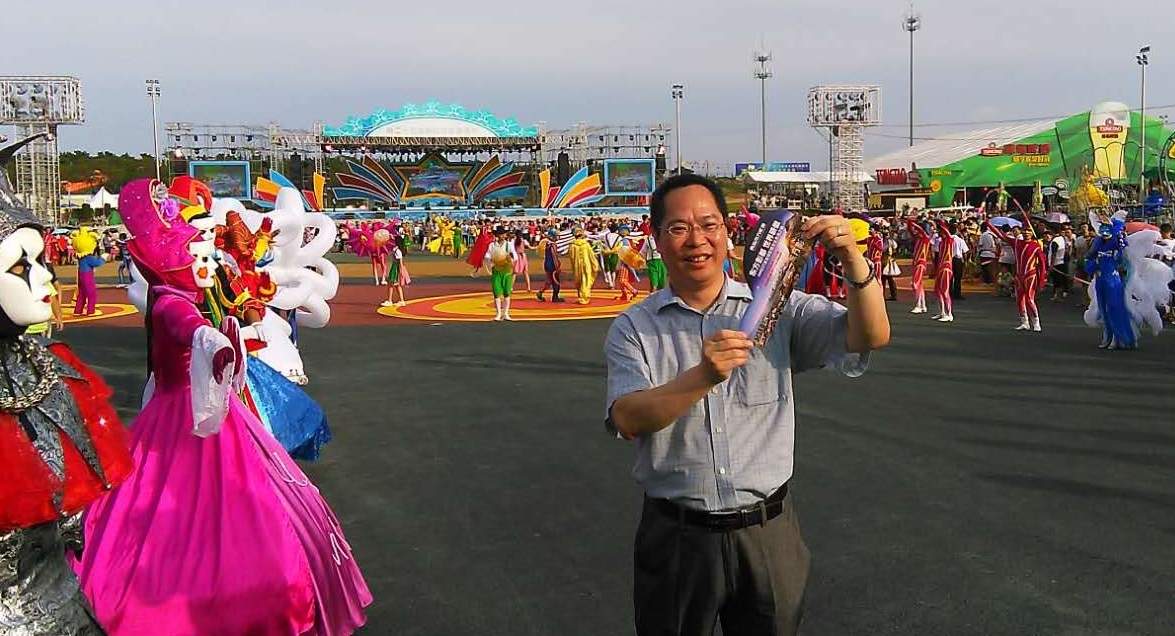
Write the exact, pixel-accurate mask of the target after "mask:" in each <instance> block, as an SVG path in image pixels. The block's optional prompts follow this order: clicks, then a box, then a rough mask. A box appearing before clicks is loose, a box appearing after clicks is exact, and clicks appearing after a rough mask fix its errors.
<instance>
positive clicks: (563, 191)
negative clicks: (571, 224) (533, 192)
mask: <svg viewBox="0 0 1175 636" xmlns="http://www.w3.org/2000/svg"><path fill="white" fill-rule="evenodd" d="M539 192H540V193H541V195H542V197H541V198H542V201H541V202H540V203H539V207H541V208H575V207H579V206H582V205H587V204H589V203H595V202H596V201H599V200H600V199H603V198H604V185H603V184H602V183H601V182H600V175H598V174H593V175H589V174H588V169H587V167H583V168H580V169H579V170H578V171H577V172H576V173H575V174H573V175H571V178H570V179H568V180H567V183H564V184H563V187H559V186H552V185H551V170H550V169H549V168H548V169H547V170H543V171H542V172H540V173H539Z"/></svg>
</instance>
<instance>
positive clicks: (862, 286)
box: [845, 267, 877, 289]
mask: <svg viewBox="0 0 1175 636" xmlns="http://www.w3.org/2000/svg"><path fill="white" fill-rule="evenodd" d="M876 278H877V277H876V276H874V275H873V268H872V267H870V268H869V275H868V276H866V277H865V280H863V281H861V282H859V283H858V282H857V281H855V280H849V278H848V277H847V276H846V277H845V282H847V283H848V284H850V285H852V286H853V287H855V288H857V289H865V288H866V287H867V286H868V285H869V283H872V282H873V281H874V280H875V279H876Z"/></svg>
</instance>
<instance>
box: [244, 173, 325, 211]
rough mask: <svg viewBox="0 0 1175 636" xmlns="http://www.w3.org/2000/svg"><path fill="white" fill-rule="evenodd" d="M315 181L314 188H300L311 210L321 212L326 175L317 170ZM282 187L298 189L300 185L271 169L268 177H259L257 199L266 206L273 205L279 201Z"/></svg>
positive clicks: (255, 190)
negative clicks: (278, 195) (278, 196)
mask: <svg viewBox="0 0 1175 636" xmlns="http://www.w3.org/2000/svg"><path fill="white" fill-rule="evenodd" d="M313 182H314V189H313V190H300V192H301V193H302V203H303V204H304V205H305V206H306V207H307V208H308V209H310V210H313V211H315V212H321V211H322V202H323V198H322V195H323V190H324V189H325V187H326V177H324V176H322V175H321V174H319V173H317V172H315V173H314V177H313ZM282 188H293V189H294V190H298V186H296V185H294V182H293V181H290V180H289V179H287V178H286V176H285V175H283V174H282V173H280V172H278V171H276V170H270V171H269V178H268V179H266V178H265V177H257V185H256V186H255V187H254V192H255V194H256V200H257V201H258V202H259V203H261V204H262V205H265V206H266V207H272V206H273V205H274V203H276V202H277V193H278V192H279V191H280V190H281V189H282Z"/></svg>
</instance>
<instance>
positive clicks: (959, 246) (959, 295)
mask: <svg viewBox="0 0 1175 636" xmlns="http://www.w3.org/2000/svg"><path fill="white" fill-rule="evenodd" d="M950 228H951V238H952V239H953V240H954V242H955V244H954V250H953V252H952V253H951V269H953V270H954V271H955V275H954V277H953V278H951V298H953V299H954V300H963V274H964V267H963V257H964V256H966V254H967V252H970V251H971V248H970V247H969V246H968V245H967V241H965V240H963V237H961V236H959V223H958V222H957V221H951V224H950Z"/></svg>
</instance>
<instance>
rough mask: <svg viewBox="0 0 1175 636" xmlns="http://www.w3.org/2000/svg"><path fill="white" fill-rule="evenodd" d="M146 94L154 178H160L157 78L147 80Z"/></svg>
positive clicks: (157, 179) (158, 179)
mask: <svg viewBox="0 0 1175 636" xmlns="http://www.w3.org/2000/svg"><path fill="white" fill-rule="evenodd" d="M147 96H148V97H150V98H151V130H152V134H151V140H152V141H153V142H154V144H155V180H156V181H160V180H162V176H161V169H160V163H161V158H160V156H159V116H158V111H157V109H156V102H157V101H158V100H159V80H157V79H149V80H147Z"/></svg>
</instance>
